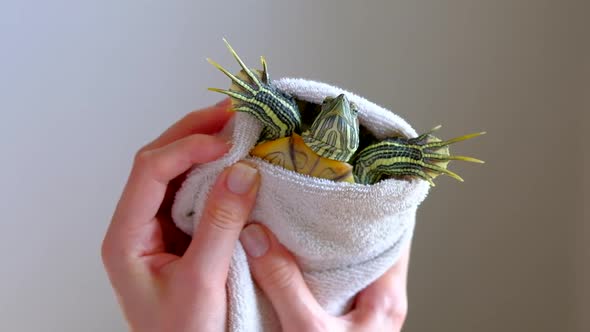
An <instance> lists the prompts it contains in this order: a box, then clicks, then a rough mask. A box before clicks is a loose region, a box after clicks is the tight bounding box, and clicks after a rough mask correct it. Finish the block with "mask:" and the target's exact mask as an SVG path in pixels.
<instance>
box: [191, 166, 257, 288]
mask: <svg viewBox="0 0 590 332" xmlns="http://www.w3.org/2000/svg"><path fill="white" fill-rule="evenodd" d="M259 182H260V177H259V175H258V171H257V170H256V169H255V168H254V167H252V166H250V165H249V164H247V163H244V162H239V163H237V164H234V165H233V166H231V167H229V168H228V169H226V170H224V171H223V172H222V173H221V175H220V176H219V177H218V178H217V181H216V183H215V184H214V186H213V189H212V191H211V193H210V194H209V197H208V199H207V203H206V205H205V208H204V212H203V216H202V217H201V220H200V222H199V224H198V226H197V227H196V228H195V230H194V234H193V240H192V242H191V244H190V245H189V248H188V249H187V251H186V254H185V255H184V257H183V263H184V264H185V266H186V267H187V268H188V269H189V270H190V271H191V272H192V275H193V276H195V278H196V280H197V283H198V284H199V286H215V287H217V286H222V287H224V285H225V282H226V278H227V274H228V270H229V265H230V261H231V257H232V254H233V252H234V249H235V246H236V243H237V242H238V237H239V235H240V231H241V230H242V228H243V227H244V224H245V223H246V220H248V216H249V215H250V211H251V210H252V207H253V206H254V202H255V200H256V194H257V192H258V187H259ZM205 284H207V285H205Z"/></svg>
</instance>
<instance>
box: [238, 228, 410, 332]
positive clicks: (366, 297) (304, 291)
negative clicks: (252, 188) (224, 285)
mask: <svg viewBox="0 0 590 332" xmlns="http://www.w3.org/2000/svg"><path fill="white" fill-rule="evenodd" d="M240 241H241V243H242V245H243V246H244V250H245V251H246V253H247V255H248V260H249V263H250V268H251V271H252V275H253V277H254V279H255V280H256V282H257V283H258V285H259V286H260V288H261V289H262V290H263V291H264V293H265V294H266V296H267V297H268V298H269V300H270V301H271V303H272V305H273V307H274V309H275V311H276V312H277V315H278V317H279V320H280V322H281V326H282V331H285V332H301V331H306V332H307V331H309V332H315V331H335V332H340V331H342V332H344V331H355V332H356V331H394V332H395V331H401V328H402V325H403V323H404V320H405V317H406V312H407V296H406V277H407V271H408V263H409V248H408V249H406V251H405V252H404V254H403V255H402V256H401V257H400V259H399V261H398V262H397V263H396V264H395V265H394V266H393V267H392V268H391V269H389V270H388V271H387V272H386V273H385V274H384V275H383V276H382V277H380V278H379V279H377V280H376V281H375V282H374V283H373V284H371V285H369V287H367V288H365V289H364V290H363V291H362V292H361V293H360V294H359V295H358V296H357V298H356V302H355V305H354V308H353V309H352V311H350V312H349V313H347V314H346V315H344V316H340V317H334V316H331V315H329V314H328V313H326V312H325V311H324V310H323V308H322V307H321V306H320V305H319V303H318V302H317V301H316V299H315V298H314V297H313V295H312V293H311V291H310V290H309V288H308V287H307V285H306V284H305V281H304V280H303V276H302V274H301V271H300V270H299V268H298V266H297V264H296V262H295V260H294V258H293V256H292V255H291V254H290V253H289V252H288V251H287V250H286V249H285V248H284V247H283V246H282V245H281V244H280V243H279V242H278V241H277V239H276V238H275V237H274V236H273V235H272V233H271V232H270V231H269V230H268V229H266V228H265V227H264V226H262V225H258V224H250V225H248V226H246V228H244V230H243V231H242V234H241V235H240Z"/></svg>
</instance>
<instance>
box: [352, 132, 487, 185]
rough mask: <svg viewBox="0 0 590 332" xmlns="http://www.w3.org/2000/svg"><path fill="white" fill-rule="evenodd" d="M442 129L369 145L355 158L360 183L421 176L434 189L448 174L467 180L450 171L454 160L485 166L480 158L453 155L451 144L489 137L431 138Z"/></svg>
mask: <svg viewBox="0 0 590 332" xmlns="http://www.w3.org/2000/svg"><path fill="white" fill-rule="evenodd" d="M439 128H440V126H438V127H435V128H434V129H432V130H431V131H429V132H427V133H424V134H422V135H420V136H418V137H415V138H410V139H407V138H402V137H392V138H386V139H384V140H382V141H381V142H378V143H375V144H372V145H369V146H368V147H366V148H364V149H363V150H362V151H360V152H359V153H358V155H357V156H356V157H355V162H354V164H355V166H354V174H355V177H356V178H357V181H358V182H359V183H364V184H373V183H375V182H378V181H380V180H381V179H384V178H389V177H395V178H404V177H417V178H420V179H423V180H425V181H428V183H430V185H432V186H434V185H435V184H434V181H433V180H434V178H436V177H437V176H439V175H441V174H446V175H448V176H450V177H452V178H454V179H456V180H459V181H461V182H462V181H463V179H462V178H461V177H460V176H459V175H457V174H456V173H454V172H452V171H450V170H448V169H447V166H448V164H449V162H450V161H451V160H462V161H467V162H474V163H483V161H481V160H479V159H475V158H472V157H466V156H454V155H451V154H450V151H449V145H451V144H453V143H457V142H460V141H464V140H468V139H470V138H473V137H476V136H480V135H483V134H485V132H480V133H473V134H469V135H464V136H460V137H456V138H453V139H450V140H447V141H442V140H440V139H439V138H437V137H435V136H433V135H431V134H432V132H434V131H436V130H438V129H439Z"/></svg>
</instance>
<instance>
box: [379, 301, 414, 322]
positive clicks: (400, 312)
mask: <svg viewBox="0 0 590 332" xmlns="http://www.w3.org/2000/svg"><path fill="white" fill-rule="evenodd" d="M372 309H373V312H374V313H375V314H376V315H377V316H380V317H381V318H383V319H384V320H385V321H388V322H391V323H392V325H394V326H401V325H402V324H403V322H404V321H405V319H406V316H407V312H408V301H407V299H406V297H403V298H402V297H400V296H382V297H380V298H379V300H378V301H376V302H374V304H373V308H372Z"/></svg>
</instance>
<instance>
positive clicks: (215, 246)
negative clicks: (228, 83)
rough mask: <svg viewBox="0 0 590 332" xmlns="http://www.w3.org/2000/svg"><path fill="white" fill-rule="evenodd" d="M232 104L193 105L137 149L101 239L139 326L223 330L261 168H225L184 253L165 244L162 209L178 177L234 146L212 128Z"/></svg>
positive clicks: (132, 321)
mask: <svg viewBox="0 0 590 332" xmlns="http://www.w3.org/2000/svg"><path fill="white" fill-rule="evenodd" d="M228 106H229V104H228V103H227V102H224V103H223V104H221V105H217V106H215V107H212V108H209V109H206V110H203V111H200V112H196V113H191V114H190V115H188V116H187V117H185V118H184V119H183V120H181V121H179V122H178V123H176V124H175V125H173V126H172V127H171V128H170V129H168V130H167V131H166V132H165V133H164V134H162V135H161V136H160V137H159V138H158V139H156V140H155V141H154V142H152V143H150V144H148V145H147V146H145V147H144V148H142V149H141V150H140V151H139V152H138V153H137V156H136V158H135V162H134V165H133V169H132V171H131V174H130V176H129V180H128V182H127V185H126V187H125V189H124V191H123V194H122V197H121V199H120V201H119V204H118V206H117V208H116V211H115V213H114V215H113V218H112V221H111V224H110V226H109V229H108V231H107V234H106V236H105V239H104V241H103V246H102V257H103V261H104V265H105V267H106V270H107V272H108V275H109V278H110V280H111V283H112V285H113V288H114V289H115V292H116V293H117V295H118V299H119V302H120V305H121V307H122V309H123V312H124V315H125V317H126V319H127V321H128V323H129V325H130V327H131V329H132V330H134V331H224V330H225V323H226V319H227V318H226V311H227V308H226V288H225V284H226V279H227V273H228V269H229V264H230V259H231V256H232V253H233V251H234V247H235V245H236V243H237V241H238V236H239V234H240V231H241V230H242V228H243V226H244V224H245V221H246V219H247V218H248V215H249V213H250V209H251V208H252V206H253V204H254V200H255V196H256V192H257V189H258V183H259V178H258V174H257V172H256V170H255V169H254V168H252V167H250V166H248V165H246V164H243V163H238V164H235V165H233V166H232V167H230V168H229V169H226V170H225V171H224V172H222V174H221V175H220V176H219V177H218V179H217V182H216V184H215V185H214V187H213V189H212V191H211V193H210V195H209V199H208V202H207V205H206V208H205V211H206V212H205V213H204V215H203V218H202V219H201V221H200V223H199V225H198V227H196V229H195V232H194V234H193V239H194V241H192V242H190V245H189V246H188V248H186V252H185V253H184V255H182V256H179V255H177V254H174V253H170V250H167V245H166V242H165V241H164V238H166V237H167V236H169V235H166V234H167V233H168V231H169V230H170V229H172V227H169V226H164V225H169V223H166V222H167V219H166V218H165V217H162V216H166V215H167V216H169V211H166V210H167V209H168V208H169V205H170V204H169V203H167V202H165V201H166V200H165V196H166V191H167V189H168V185H169V182H170V181H171V180H172V179H174V178H176V177H178V176H179V175H181V174H183V173H184V172H185V171H187V170H188V169H189V168H190V167H191V166H193V165H194V164H199V163H205V162H209V161H212V160H215V159H217V158H219V157H220V156H222V155H223V154H224V153H226V152H227V151H228V148H229V147H228V144H227V143H226V142H224V141H221V140H220V139H218V138H215V137H213V136H210V134H213V133H215V132H217V131H218V130H219V129H220V128H222V126H223V125H224V124H225V123H226V121H227V120H228V119H229V117H230V114H229V112H227V108H228ZM168 218H169V217H168ZM172 234H174V233H172ZM176 236H177V235H176Z"/></svg>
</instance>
